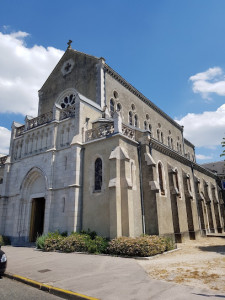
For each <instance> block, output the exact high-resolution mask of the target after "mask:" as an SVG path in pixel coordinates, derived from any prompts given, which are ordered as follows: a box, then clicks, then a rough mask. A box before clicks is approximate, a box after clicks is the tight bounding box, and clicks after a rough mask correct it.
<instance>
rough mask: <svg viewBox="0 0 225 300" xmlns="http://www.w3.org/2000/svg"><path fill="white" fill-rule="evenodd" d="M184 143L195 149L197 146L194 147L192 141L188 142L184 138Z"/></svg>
mask: <svg viewBox="0 0 225 300" xmlns="http://www.w3.org/2000/svg"><path fill="white" fill-rule="evenodd" d="M184 143H185V144H187V145H188V146H190V147H191V148H194V149H195V145H193V144H192V143H191V142H190V141H188V140H187V139H185V138H184Z"/></svg>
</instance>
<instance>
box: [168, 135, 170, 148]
mask: <svg viewBox="0 0 225 300" xmlns="http://www.w3.org/2000/svg"><path fill="white" fill-rule="evenodd" d="M168 147H170V137H169V136H168Z"/></svg>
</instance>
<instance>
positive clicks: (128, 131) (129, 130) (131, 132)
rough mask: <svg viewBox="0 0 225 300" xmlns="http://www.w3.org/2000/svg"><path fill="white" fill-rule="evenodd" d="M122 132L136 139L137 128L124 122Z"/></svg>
mask: <svg viewBox="0 0 225 300" xmlns="http://www.w3.org/2000/svg"><path fill="white" fill-rule="evenodd" d="M122 134H123V135H125V136H127V137H129V138H130V139H132V140H134V139H135V130H134V129H132V128H130V127H128V126H126V125H125V124H122Z"/></svg>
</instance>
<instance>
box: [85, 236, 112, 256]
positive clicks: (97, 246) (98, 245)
mask: <svg viewBox="0 0 225 300" xmlns="http://www.w3.org/2000/svg"><path fill="white" fill-rule="evenodd" d="M108 244H109V242H108V240H107V239H106V238H103V237H101V236H96V237H95V239H94V240H90V241H88V245H87V246H88V252H89V253H96V254H97V253H106V252H107V247H108Z"/></svg>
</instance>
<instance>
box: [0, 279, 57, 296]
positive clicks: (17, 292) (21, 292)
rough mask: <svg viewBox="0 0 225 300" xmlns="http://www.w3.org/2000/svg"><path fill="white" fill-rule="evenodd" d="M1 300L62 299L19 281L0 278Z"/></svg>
mask: <svg viewBox="0 0 225 300" xmlns="http://www.w3.org/2000/svg"><path fill="white" fill-rule="evenodd" d="M0 299H1V300H31V299H35V300H60V299H61V298H59V297H56V296H54V295H50V294H48V293H46V292H43V291H40V290H38V289H36V288H33V287H31V286H28V285H26V284H23V283H20V282H18V281H15V280H12V279H8V278H5V277H2V278H0Z"/></svg>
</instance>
